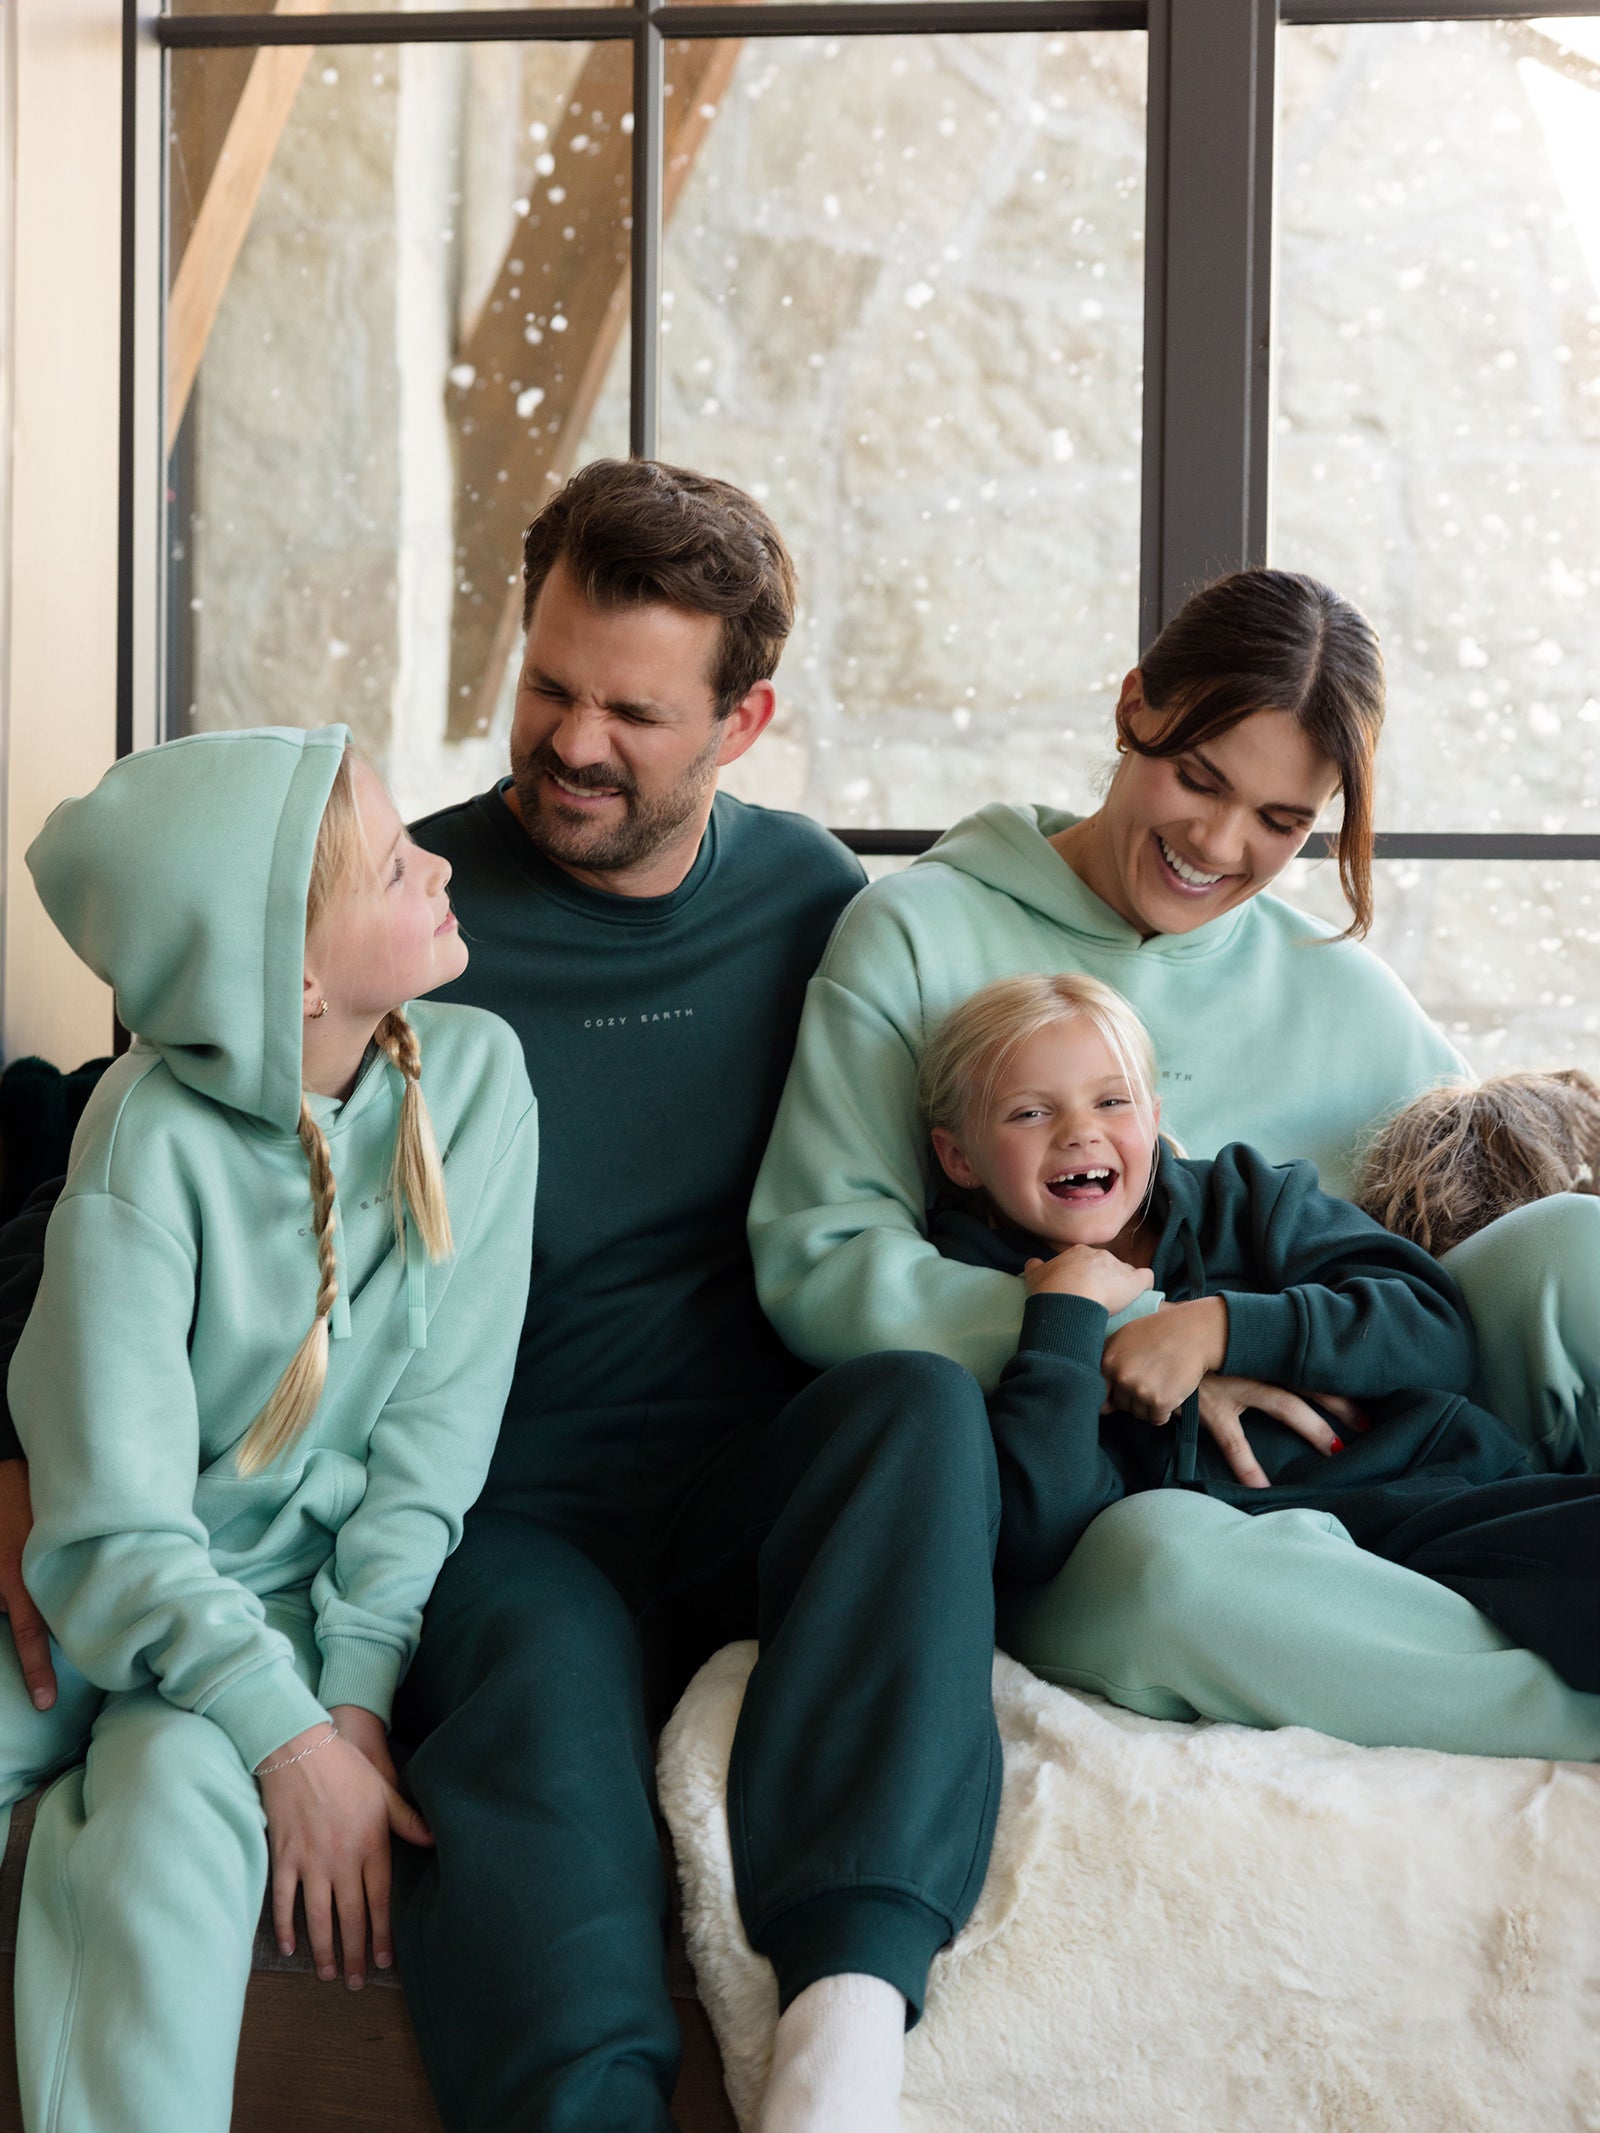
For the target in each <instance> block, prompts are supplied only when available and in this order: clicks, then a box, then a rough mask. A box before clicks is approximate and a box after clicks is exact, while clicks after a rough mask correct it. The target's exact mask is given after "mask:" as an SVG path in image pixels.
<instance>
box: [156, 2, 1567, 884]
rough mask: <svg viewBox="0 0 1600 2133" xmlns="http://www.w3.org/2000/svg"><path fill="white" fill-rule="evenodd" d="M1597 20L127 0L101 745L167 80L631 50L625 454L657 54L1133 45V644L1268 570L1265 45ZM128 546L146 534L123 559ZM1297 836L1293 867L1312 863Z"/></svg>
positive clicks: (1454, 841)
mask: <svg viewBox="0 0 1600 2133" xmlns="http://www.w3.org/2000/svg"><path fill="white" fill-rule="evenodd" d="M1597 11H1600V0H1521V4H1516V0H1510V4H1508V0H1345V4H1341V0H750V4H744V5H737V6H728V5H722V4H703V0H628V4H625V5H620V6H615V7H560V6H556V7H539V8H466V9H462V10H459V11H457V10H444V9H440V10H435V11H430V12H427V13H422V12H417V13H410V12H401V11H399V10H398V9H396V10H393V11H372V12H366V13H360V14H338V13H325V14H291V15H280V14H271V13H263V14H235V15H205V14H184V15H169V14H166V13H163V12H160V11H159V7H158V5H157V0H125V15H124V93H123V202H122V207H123V214H122V275H121V292H120V293H121V335H122V448H121V470H120V474H121V478H120V496H119V530H120V534H121V539H120V542H119V584H118V616H117V748H118V753H119V754H125V753H127V752H128V751H129V750H130V749H131V748H133V747H134V746H135V745H138V744H142V743H143V742H144V741H147V740H153V739H155V738H156V737H157V734H158V733H159V732H160V731H161V730H162V725H163V718H162V713H161V710H160V708H159V706H158V704H157V701H156V690H157V686H158V679H157V673H156V669H157V666H158V665H159V642H158V640H159V635H160V630H159V623H158V619H157V608H158V604H159V601H160V597H161V586H160V582H159V564H158V562H157V558H158V557H159V556H160V554H161V553H162V542H161V540H160V538H159V534H160V520H161V517H162V513H161V508H160V499H161V496H162V493H163V489H162V473H163V471H164V470H163V469H162V468H161V465H160V454H159V444H158V441H157V440H156V439H155V438H154V437H153V436H152V435H151V431H152V428H153V427H155V426H156V425H154V424H153V423H152V420H151V411H152V408H156V409H158V408H159V404H160V388H159V379H160V376H161V364H160V327H161V322H162V317H163V315H164V314H163V307H164V299H163V298H162V297H161V294H160V292H161V291H162V290H163V289H164V288H165V276H164V273H163V271H162V268H163V264H164V262H163V257H162V253H163V220H164V218H163V214H162V198H161V194H162V178H161V172H162V170H163V168H164V160H165V159H164V153H163V144H164V134H165V124H164V114H165V108H166V84H165V60H166V56H167V55H168V54H169V53H172V52H179V51H200V50H223V49H235V50H237V49H239V48H241V47H249V48H256V47H259V46H263V45H322V46H328V45H365V44H395V45H398V44H466V43H490V42H493V43H535V42H537V43H573V42H599V41H611V42H620V41H630V42H631V43H632V46H633V141H632V153H633V243H632V289H631V296H632V304H631V325H632V343H631V358H632V375H631V380H630V449H631V450H632V451H633V452H634V453H635V454H638V455H649V454H651V453H653V452H654V450H655V448H656V437H657V429H658V422H659V414H660V316H661V307H660V295H661V253H662V244H663V235H664V233H663V223H662V141H663V134H664V96H665V48H666V45H667V43H668V42H669V41H672V42H676V41H679V40H683V39H690V38H724V37H737V38H741V39H743V40H745V41H747V42H750V41H755V40H759V39H761V38H768V37H783V38H794V37H797V36H821V35H826V36H829V37H886V36H894V35H907V34H910V35H936V34H938V33H940V32H945V33H950V32H962V33H968V34H971V33H978V32H989V33H994V32H1020V31H1038V30H1046V31H1055V32H1061V31H1067V32H1073V31H1089V30H1123V31H1128V30H1132V31H1142V32H1144V34H1145V37H1146V40H1147V55H1148V70H1149V71H1148V101H1147V117H1146V126H1147V133H1146V176H1145V289H1144V299H1145V311H1144V406H1143V442H1142V455H1143V459H1142V487H1141V506H1140V595H1139V636H1140V643H1141V644H1147V643H1149V642H1150V640H1151V639H1152V638H1153V637H1154V636H1155V634H1156V632H1157V631H1158V630H1159V629H1160V627H1161V625H1162V623H1163V622H1164V621H1165V620H1166V619H1167V618H1168V617H1169V616H1170V615H1171V614H1172V613H1173V612H1174V611H1175V610H1176V608H1177V607H1178V606H1179V605H1180V604H1181V602H1182V599H1183V597H1184V594H1185V592H1186V590H1187V589H1188V588H1190V587H1192V586H1193V585H1195V584H1197V583H1201V582H1203V581H1204V580H1205V579H1207V578H1209V577H1212V576H1215V575H1216V574H1217V573H1218V572H1219V571H1223V570H1228V569H1235V568H1238V567H1240V566H1242V565H1248V564H1253V563H1260V562H1264V561H1265V560H1266V558H1267V531H1268V513H1269V509H1270V483H1271V452H1272V421H1273V317H1272V297H1273V262H1274V246H1275V236H1276V231H1275V221H1274V206H1275V192H1274V181H1273V152H1274V129H1275V117H1276V63H1277V32H1278V30H1279V28H1280V27H1285V28H1288V27H1294V28H1310V27H1315V26H1320V25H1325V24H1338V25H1355V24H1368V23H1402V22H1440V23H1444V22H1474V21H1476V22H1492V21H1534V20H1549V19H1554V18H1559V17H1562V16H1590V15H1593V14H1595V13H1596V12H1597ZM141 535H144V536H147V538H144V539H141ZM836 834H838V835H839V836H841V837H842V839H843V841H844V842H845V843H846V844H848V845H849V846H850V847H851V848H852V849H853V850H855V851H856V852H859V853H862V854H864V855H867V856H881V857H892V856H905V855H908V854H913V853H915V852H919V851H923V850H925V849H926V848H927V847H928V845H929V844H931V843H932V842H933V840H934V838H935V837H936V836H937V835H938V832H937V831H935V830H931V829H928V830H919V829H892V830H882V829H880V830H845V831H838V832H836ZM1329 843H1330V840H1329V838H1328V837H1327V836H1326V835H1325V834H1324V833H1320V832H1319V833H1317V834H1315V835H1314V836H1313V837H1312V839H1311V840H1310V842H1309V843H1308V845H1307V847H1306V851H1307V856H1309V857H1317V856H1319V855H1322V854H1325V853H1326V851H1327V850H1328V847H1329ZM1377 852H1378V856H1379V857H1380V858H1382V859H1417V860H1435V861H1436V860H1509V861H1539V860H1545V861H1557V860H1586V861H1600V834H1587V833H1581V834H1580V833H1572V834H1564V835H1548V834H1539V833H1534V832H1520V831H1493V832H1490V831H1452V832H1430V833H1416V832H1408V831H1405V830H1403V829H1399V830H1380V831H1379V834H1378V839H1377Z"/></svg>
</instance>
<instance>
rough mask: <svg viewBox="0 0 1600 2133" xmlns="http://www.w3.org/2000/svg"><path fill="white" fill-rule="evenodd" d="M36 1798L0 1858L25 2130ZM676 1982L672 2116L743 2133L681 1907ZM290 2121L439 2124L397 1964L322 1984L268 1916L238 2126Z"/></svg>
mask: <svg viewBox="0 0 1600 2133" xmlns="http://www.w3.org/2000/svg"><path fill="white" fill-rule="evenodd" d="M33 1805H34V1803H33V1801H31V1800H25V1801H23V1802H22V1804H21V1805H20V1806H19V1807H18V1808H17V1809H16V1811H15V1813H14V1814H13V1815H12V1818H11V1837H10V1841H9V1843H8V1844H7V1846H6V1853H5V1859H4V1862H3V1864H0V2003H3V2010H4V2011H3V2014H0V2133H21V2129H22V2115H21V2109H20V2106H19V2104H18V2100H17V2062H16V2040H15V2035H14V2032H13V2016H12V2008H13V1997H12V1991H11V1982H12V1975H13V1971H14V1968H15V1961H16V1945H17V1900H18V1897H19V1896H20V1894H21V1891H22V1866H23V1861H24V1859H25V1857H26V1856H27V1849H28V1840H29V1838H30V1836H31V1835H32V1833H33ZM667 1986H668V1990H669V1991H670V1992H671V1994H672V2001H673V2005H674V2007H675V2008H676V2009H677V2014H678V2020H679V2023H680V2024H681V2025H682V2028H683V2044H684V2055H683V2073H682V2075H681V2076H680V2078H679V2081H678V2088H677V2093H676V2095H675V2096H674V2098H673V2114H674V2116H675V2117H676V2119H677V2121H678V2124H679V2125H680V2126H681V2127H682V2129H683V2133H738V2128H737V2122H736V2120H735V2118H734V2115H733V2112H732V2109H731V2108H730V2106H729V2103H728V2099H727V2096H726V2094H725V2093H724V2090H723V2086H722V2067H721V2063H720V2061H719V2060H718V2057H717V2047H716V2043H715V2040H714V2039H713V2037H712V2034H711V2025H710V2023H709V2022H708V2021H707V2020H706V2016H705V2010H704V2009H703V2008H702V2007H701V2005H700V2002H699V1999H698V1998H697V1997H696V1994H695V1985H694V1973H693V1972H692V1971H691V1970H690V1968H689V1961H688V1957H687V1956H686V1955H685V1954H684V1950H683V1942H682V1939H681V1937H680V1936H679V1933H678V1930H677V1923H676V1914H674V1924H673V1936H672V1943H671V1946H670V1948H669V1949H668V1953H667ZM286 2127H293V2128H294V2133H441V2126H440V2120H439V2114H438V2112H437V2111H436V2110H435V2109H434V2104H433V2097H432V2095H431V2094H430V2092H429V2089H428V2079H427V2076H426V2074H424V2072H423V2070H422V2059H421V2057H420V2055H419V2053H418V2051H417V2043H416V2038H415V2037H414V2036H413V2034H412V2030H411V2022H410V2018H409V2016H408V2015H407V2012H406V1999H405V1994H404V1993H403V1992H402V1991H401V1990H400V1981H399V1979H398V1978H397V1977H396V1975H395V1974H394V1972H393V1971H389V1972H386V1973H385V1972H378V1973H374V1974H372V1976H371V1977H370V1979H369V1982H368V1984H367V1987H366V1989H365V1990H364V1991H362V1992H349V1991H347V1990H346V1989H345V1988H344V1987H343V1986H342V1985H328V1984H324V1983H323V1982H322V1980H321V1979H320V1978H319V1977H318V1976H317V1974H316V1972H315V1971H314V1970H313V1969H312V1967H311V1958H310V1956H309V1955H307V1954H306V1953H305V1952H304V1950H303V1949H302V1951H301V1953H300V1954H298V1955H295V1956H288V1957H286V1956H282V1955H280V1954H279V1953H278V1950H277V1948H276V1946H275V1944H274V1942H273V1939H272V1936H271V1933H270V1932H269V1931H267V1930H265V1928H264V1926H263V1928H262V1929H258V1931H257V1933H256V1945H255V1954H254V1957H253V1959H252V1964H251V1978H250V1989H249V1992H248V1994H247V1995H246V1998H245V2007H244V2028H243V2030H242V2032H241V2035H240V2039H239V2071H238V2076H237V2080H236V2082H235V2086H234V2104H233V2133H284V2129H285V2128H286Z"/></svg>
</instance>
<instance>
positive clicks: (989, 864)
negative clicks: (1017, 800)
mask: <svg viewBox="0 0 1600 2133" xmlns="http://www.w3.org/2000/svg"><path fill="white" fill-rule="evenodd" d="M1081 819H1082V818H1081V817H1080V816H1077V815H1070V814H1066V813H1064V812H1063V811H1062V810H1061V809H1060V808H1054V807H1018V806H1015V805H1013V804H1012V803H1011V802H1009V801H1006V800H994V801H991V802H990V804H989V805H988V806H987V807H980V808H979V810H978V812H977V813H976V814H975V815H968V816H967V817H966V818H965V819H964V820H963V821H960V822H958V823H957V824H956V825H955V827H954V829H951V830H947V831H946V832H945V834H944V835H943V836H942V837H941V838H940V839H939V841H938V843H937V844H936V845H934V846H933V848H932V849H931V850H930V851H927V852H925V853H924V854H923V855H922V857H921V858H920V859H917V860H914V861H913V862H912V863H913V865H915V866H947V867H953V868H954V869H955V870H956V872H957V873H960V874H968V875H970V876H971V877H972V879H973V880H974V881H981V882H982V883H983V884H984V886H985V887H986V888H990V889H995V890H998V891H999V893H1000V894H1001V895H1002V896H1009V897H1010V898H1011V899H1012V901H1013V902H1015V903H1019V904H1021V905H1023V906H1024V908H1026V909H1027V910H1030V911H1037V912H1039V913H1040V914H1041V916H1042V917H1044V918H1046V919H1048V920H1049V921H1050V923H1051V924H1052V925H1056V926H1065V927H1066V928H1068V930H1069V931H1071V932H1073V933H1077V934H1080V935H1082V936H1084V937H1085V938H1087V939H1090V940H1096V941H1103V942H1107V943H1109V944H1110V945H1112V946H1114V947H1117V948H1124V949H1136V950H1138V952H1139V953H1140V954H1141V955H1142V956H1144V957H1147V958H1151V959H1159V958H1164V957H1167V956H1177V957H1188V956H1192V955H1210V954H1212V953H1213V952H1214V951H1215V950H1216V949H1218V948H1219V947H1221V946H1222V945H1223V944H1224V943H1225V942H1226V941H1227V939H1228V938H1229V936H1230V935H1231V934H1232V933H1233V931H1234V929H1235V927H1236V926H1237V925H1238V924H1239V921H1240V919H1241V917H1242V916H1243V914H1244V913H1245V912H1246V911H1247V910H1248V909H1249V904H1248V903H1244V904H1239V905H1236V906H1235V907H1234V909H1233V910H1231V911H1225V912H1223V913H1222V915H1221V916H1220V917H1218V918H1214V919H1211V920H1209V921H1208V922H1207V924H1205V925H1203V926H1196V927H1194V928H1193V930H1192V931H1190V932H1188V933H1158V934H1156V935H1155V937H1154V938H1153V939H1151V940H1145V939H1144V938H1143V937H1142V936H1141V935H1140V933H1139V930H1138V928H1137V927H1136V926H1130V925H1129V924H1128V922H1127V920H1126V919H1125V918H1121V917H1119V916H1118V914H1117V913H1116V912H1115V911H1113V910H1112V908H1111V906H1110V905H1109V904H1105V903H1102V902H1101V901H1100V898H1099V897H1098V896H1096V895H1095V894H1094V892H1093V890H1091V889H1088V888H1085V886H1084V884H1083V883H1082V882H1081V881H1080V880H1079V879H1078V877H1077V875H1076V874H1074V873H1073V871H1072V869H1071V867H1069V866H1068V865H1067V864H1066V862H1065V861H1064V860H1063V859H1062V857H1061V855H1060V853H1059V852H1057V851H1056V850H1055V848H1054V847H1053V846H1052V845H1050V844H1048V843H1046V841H1045V840H1046V839H1047V838H1049V837H1053V836H1054V835H1055V834H1056V832H1057V830H1064V829H1066V828H1068V827H1069V825H1070V824H1072V823H1074V822H1077V821H1079V820H1081Z"/></svg>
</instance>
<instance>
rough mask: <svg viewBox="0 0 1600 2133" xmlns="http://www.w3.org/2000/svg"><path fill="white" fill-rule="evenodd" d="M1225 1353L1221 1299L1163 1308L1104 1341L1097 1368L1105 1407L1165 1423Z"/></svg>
mask: <svg viewBox="0 0 1600 2133" xmlns="http://www.w3.org/2000/svg"><path fill="white" fill-rule="evenodd" d="M1227 1351H1228V1307H1227V1305H1226V1304H1225V1303H1224V1302H1223V1300H1222V1298H1221V1297H1220V1296H1202V1297H1197V1298H1196V1300H1195V1301H1194V1302H1193V1303H1180V1304H1163V1305H1162V1306H1161V1308H1160V1310H1159V1311H1155V1312H1152V1313H1151V1315H1150V1316H1149V1317H1148V1318H1136V1319H1134V1320H1133V1322H1132V1323H1131V1324H1130V1325H1126V1326H1122V1327H1120V1328H1119V1329H1118V1330H1117V1331H1116V1332H1115V1333H1113V1334H1112V1336H1111V1338H1110V1339H1109V1340H1108V1341H1107V1342H1106V1344H1105V1348H1104V1350H1103V1351H1102V1353H1101V1357H1100V1369H1101V1373H1102V1375H1103V1376H1104V1378H1105V1381H1106V1385H1107V1387H1108V1389H1109V1404H1110V1406H1111V1407H1113V1408H1120V1409H1121V1410H1122V1412H1123V1413H1124V1414H1130V1415H1136V1416H1137V1417H1138V1418H1139V1420H1140V1421H1142V1422H1157V1423H1160V1422H1166V1421H1168V1420H1170V1418H1171V1417H1172V1416H1173V1415H1174V1414H1176V1412H1177V1410H1178V1409H1179V1408H1180V1407H1181V1406H1182V1405H1183V1403H1184V1401H1185V1400H1187V1399H1188V1397H1189V1395H1190V1393H1192V1392H1193V1391H1195V1390H1196V1388H1197V1387H1198V1386H1199V1384H1200V1381H1201V1379H1202V1378H1203V1377H1204V1376H1205V1375H1206V1373H1207V1371H1214V1370H1218V1369H1220V1368H1221V1366H1222V1358H1223V1357H1224V1355H1226V1353H1227Z"/></svg>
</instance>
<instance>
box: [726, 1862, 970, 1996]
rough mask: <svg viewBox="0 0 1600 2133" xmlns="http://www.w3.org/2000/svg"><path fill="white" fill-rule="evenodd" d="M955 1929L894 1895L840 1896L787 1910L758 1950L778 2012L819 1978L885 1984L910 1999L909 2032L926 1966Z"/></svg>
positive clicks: (840, 1892)
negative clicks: (773, 1975) (771, 1978)
mask: <svg viewBox="0 0 1600 2133" xmlns="http://www.w3.org/2000/svg"><path fill="white" fill-rule="evenodd" d="M949 1938H950V1921H949V1920H948V1919H947V1918H946V1917H944V1915H943V1914H942V1913H941V1912H939V1911H935V1910H933V1909H932V1908H931V1907H930V1906H929V1905H928V1904H925V1903H921V1902H919V1901H918V1899H917V1898H916V1897H915V1896H904V1895H901V1894H900V1892H899V1891H898V1890H896V1889H875V1888H864V1889H837V1890H834V1891H832V1892H831V1893H830V1894H828V1895H826V1896H813V1897H811V1898H810V1899H809V1900H808V1901H807V1902H805V1903H797V1904H793V1905H791V1906H790V1908H789V1909H788V1910H787V1911H784V1912H782V1913H781V1914H780V1915H779V1916H778V1917H777V1918H775V1919H774V1920H773V1922H772V1924H771V1925H769V1926H767V1927H765V1928H763V1930H762V1934H761V1938H760V1940H759V1941H758V1942H757V1943H756V1947H757V1950H758V1952H759V1953H760V1954H762V1955H764V1956H765V1957H766V1958H767V1960H768V1962H770V1963H771V1965H772V1967H773V1969H774V1970H776V1971H777V1973H778V2012H779V2013H780V2014H782V2012H783V2010H784V2009H785V2008H786V2007H787V2006H788V2005H789V2003H790V2001H791V2000H796V1999H798V1998H799V1997H800V1995H801V1993H802V1992H804V1991H805V1989H806V1987H807V1986H808V1985H814V1984H815V1983H816V1982H817V1980H818V1978H823V1977H843V1976H845V1975H846V1974H847V1973H848V1974H851V1975H856V1976H860V1975H863V1974H864V1975H865V1976H867V1977H881V1978H882V1979H883V1980H884V1981H885V1983H887V1984H890V1985H892V1986H893V1987H894V1988H895V1990H896V1992H899V1993H903V1994H904V1995H905V2002H906V2027H907V2029H909V2028H910V2027H911V2026H912V2024H913V2023H914V2022H917V2021H918V2020H920V2018H921V2015H922V2003H923V2001H924V1999H925V1998H926V1997H927V1992H928V1965H929V1964H930V1963H931V1962H932V1961H933V1958H934V1957H935V1956H936V1955H937V1954H938V1952H939V1950H940V1949H941V1948H942V1947H943V1946H944V1944H945V1942H946V1941H947V1940H948V1939H949Z"/></svg>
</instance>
